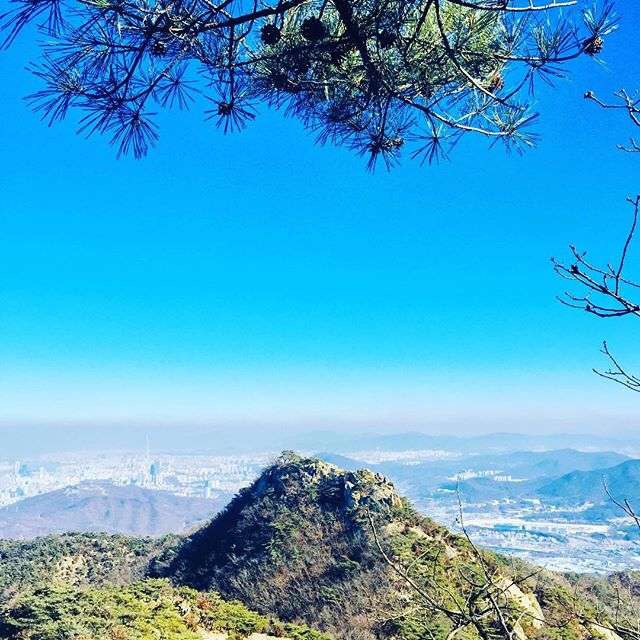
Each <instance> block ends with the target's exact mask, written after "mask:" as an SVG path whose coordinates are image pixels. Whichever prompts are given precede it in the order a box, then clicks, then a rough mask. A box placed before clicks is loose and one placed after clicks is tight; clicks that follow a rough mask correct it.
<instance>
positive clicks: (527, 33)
mask: <svg viewBox="0 0 640 640" xmlns="http://www.w3.org/2000/svg"><path fill="white" fill-rule="evenodd" d="M578 1H579V0H569V1H562V0H551V2H550V3H548V4H539V5H536V4H534V3H533V0H271V1H270V0H266V1H262V0H216V1H214V0H10V1H9V2H8V5H9V9H8V11H6V12H5V13H4V14H2V15H1V16H0V28H1V29H2V33H3V35H4V45H5V46H9V45H11V43H12V42H13V41H14V40H15V39H16V38H17V37H18V35H19V34H20V33H21V31H23V29H24V28H25V27H26V26H27V25H29V24H34V25H36V26H38V27H39V28H40V29H41V30H42V31H44V33H45V34H46V41H45V43H44V44H43V45H42V57H41V58H40V59H39V60H38V61H37V62H35V63H33V64H32V66H31V70H32V71H33V73H35V75H36V76H37V77H38V78H39V79H40V80H41V83H42V84H41V88H40V89H39V90H38V91H37V92H36V93H34V94H33V95H32V96H30V97H29V102H30V103H31V105H32V107H33V108H34V109H35V110H36V111H38V112H40V113H41V114H42V117H43V118H44V119H45V120H46V121H47V122H48V123H49V124H53V123H54V122H56V121H58V120H60V119H62V118H64V117H65V115H66V114H67V113H68V112H69V110H70V109H76V110H78V111H79V112H80V113H81V115H80V126H79V128H80V131H81V132H83V133H84V134H86V135H92V134H103V135H105V136H107V138H108V139H109V140H110V141H111V142H112V143H113V144H114V145H116V147H117V149H118V152H119V153H120V154H128V153H130V154H133V155H134V156H136V157H141V156H144V155H146V154H147V152H148V151H149V149H150V147H152V146H153V145H154V144H155V143H156V141H157V140H158V135H159V131H158V125H157V121H156V116H157V114H158V112H159V110H160V109H162V108H167V109H170V108H179V109H187V108H189V107H191V106H193V105H195V104H196V103H198V104H199V105H200V106H201V107H202V108H203V110H204V111H205V115H206V119H207V120H210V121H213V122H215V123H216V124H217V125H218V126H219V127H221V128H222V129H223V130H224V131H225V132H229V131H233V130H238V129H242V128H243V127H245V126H246V125H247V124H248V123H249V122H250V121H251V120H253V119H254V118H255V116H256V108H257V106H258V104H259V103H267V104H269V105H273V106H275V107H278V108H282V109H284V110H285V111H286V112H287V113H288V114H290V115H292V116H295V117H297V118H299V119H300V120H301V121H302V122H303V123H304V124H305V126H306V127H308V128H309V129H310V130H312V131H313V132H315V133H316V135H317V139H318V140H319V141H320V142H327V141H331V142H333V143H336V144H340V145H347V146H348V147H351V148H353V149H355V150H356V151H358V152H360V153H362V154H364V155H366V156H367V157H368V158H369V164H370V166H371V167H373V166H375V164H376V162H377V161H378V160H379V159H380V158H382V159H383V160H384V162H385V163H386V165H387V166H390V165H392V164H393V163H394V162H395V161H396V160H397V159H398V157H399V155H400V153H401V151H402V150H403V149H404V148H405V147H406V146H407V143H409V146H410V147H412V150H411V153H412V155H413V156H414V157H417V158H420V159H421V160H423V161H424V160H426V161H429V162H432V161H434V160H437V159H439V158H440V157H442V156H443V155H444V154H446V152H447V150H448V149H449V148H450V147H451V146H452V145H453V144H454V143H455V142H456V141H457V140H458V139H459V137H460V136H461V135H463V134H465V133H475V134H479V135H482V136H486V137H488V138H489V139H490V140H492V141H498V140H501V141H503V142H505V144H506V145H507V146H508V147H509V148H515V149H518V150H522V149H525V148H527V147H530V146H532V145H533V144H534V142H535V135H534V134H532V133H531V132H530V131H529V125H530V124H531V123H532V122H533V121H534V120H535V118H536V114H535V113H533V112H532V111H531V110H530V108H529V105H528V102H529V101H530V91H531V89H532V87H533V86H534V84H535V82H536V80H537V79H538V78H539V79H542V80H544V81H546V82H551V81H553V80H554V79H555V78H557V77H559V76H562V75H563V73H564V70H563V65H564V63H566V62H568V61H569V60H571V59H573V58H576V57H578V56H580V55H582V54H587V55H591V56H596V55H597V54H599V53H600V51H601V50H602V48H603V46H604V38H605V37H606V36H607V35H608V34H609V33H610V32H611V31H612V30H613V29H614V28H615V19H614V17H613V14H612V9H611V6H610V5H609V4H606V0H605V4H603V5H602V6H601V7H600V9H599V10H597V9H595V8H594V9H592V10H584V11H583V12H582V13H583V15H582V18H579V16H578V13H579V8H573V5H575V4H577V2H578ZM578 22H580V23H582V26H581V27H578ZM202 105H206V106H204V107H203V106H202Z"/></svg>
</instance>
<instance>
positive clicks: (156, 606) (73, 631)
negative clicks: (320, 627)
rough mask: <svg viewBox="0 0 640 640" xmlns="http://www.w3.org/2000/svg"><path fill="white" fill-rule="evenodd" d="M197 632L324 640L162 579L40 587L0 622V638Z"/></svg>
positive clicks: (169, 638) (168, 639)
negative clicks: (115, 584)
mask: <svg viewBox="0 0 640 640" xmlns="http://www.w3.org/2000/svg"><path fill="white" fill-rule="evenodd" d="M203 632H211V633H224V634H226V635H227V637H228V638H229V639H230V640H241V639H242V638H247V637H248V636H249V635H251V634H252V633H266V634H271V633H278V634H281V635H286V636H287V637H288V638H291V640H326V636H323V635H321V634H319V633H316V632H313V631H311V630H309V629H305V628H304V627H297V626H293V625H281V624H279V623H274V622H272V621H270V620H269V619H268V618H265V617H263V616H260V615H258V614H256V613H254V612H252V611H249V610H248V609H247V608H246V607H244V606H243V605H242V604H240V603H239V602H225V601H224V600H222V599H221V598H220V596H218V595H217V594H216V593H200V592H198V591H195V590H194V589H190V588H188V587H178V588H174V587H172V586H171V585H170V583H169V582H168V581H166V580H143V581H139V582H135V583H133V584H131V585H128V586H120V587H118V586H106V587H102V588H84V589H82V588H77V587H72V586H70V585H68V584H57V585H56V584H53V585H49V586H43V587H40V588H38V589H35V590H30V591H27V592H25V593H23V594H21V595H20V596H19V597H17V598H16V599H15V600H14V601H13V602H12V603H11V605H10V606H8V607H7V608H6V610H5V611H4V613H3V617H2V622H1V623H0V637H1V638H7V639H13V638H16V639H17V638H20V639H33V640H60V639H61V638H75V639H76V640H125V639H126V640H156V639H158V638H162V639H163V640H199V639H200V638H202V633H203Z"/></svg>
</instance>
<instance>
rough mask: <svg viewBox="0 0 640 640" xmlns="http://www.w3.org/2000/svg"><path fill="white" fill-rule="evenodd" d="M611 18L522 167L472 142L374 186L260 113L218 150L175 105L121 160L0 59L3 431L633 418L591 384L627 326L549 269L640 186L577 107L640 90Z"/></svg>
mask: <svg viewBox="0 0 640 640" xmlns="http://www.w3.org/2000/svg"><path fill="white" fill-rule="evenodd" d="M618 5H619V12H620V13H621V14H622V17H623V20H622V24H621V28H620V31H619V32H618V33H617V34H615V35H614V36H613V37H611V38H610V39H609V40H608V41H607V44H606V50H605V53H606V60H607V65H606V66H605V65H598V64H596V63H594V62H593V61H589V60H585V61H583V62H580V63H577V64H575V65H574V66H573V67H572V70H573V75H572V77H571V78H570V79H568V80H566V81H563V82H561V83H560V85H559V86H558V88H557V89H556V90H555V91H548V90H543V91H541V92H540V93H539V95H538V98H537V102H538V104H537V107H538V109H539V110H540V111H541V113H542V116H543V117H542V119H541V122H540V123H539V125H538V131H539V133H540V134H541V135H542V141H541V143H540V145H539V147H538V149H537V150H535V151H533V152H530V153H529V154H527V155H526V156H524V157H519V156H514V155H512V156H508V155H506V154H505V153H504V151H503V149H502V148H499V147H496V148H494V149H489V148H488V147H487V144H486V143H485V141H482V140H477V139H476V140H472V139H470V138H467V139H466V140H464V141H463V142H461V143H460V144H459V146H458V147H457V149H456V150H455V151H454V153H453V155H452V158H451V161H450V162H447V163H444V164H441V165H440V166H436V167H428V166H425V167H420V166H419V164H418V163H416V162H413V161H411V160H410V159H409V158H406V159H405V160H404V162H403V164H402V166H401V167H400V168H398V169H395V170H394V171H392V172H391V173H386V172H384V171H380V170H379V171H378V172H376V173H375V174H373V175H372V174H370V173H367V171H366V170H365V167H364V162H363V160H362V159H361V158H359V157H357V156H354V155H353V154H351V153H350V152H349V151H346V150H341V149H335V148H331V147H323V148H320V147H317V146H315V145H314V143H313V139H312V136H310V135H308V134H306V133H305V132H304V131H303V130H302V128H301V127H300V125H299V124H298V123H297V122H295V121H291V120H286V119H284V118H283V117H281V116H280V115H278V114H274V113H273V112H270V111H269V110H268V109H267V108H266V107H265V108H263V109H262V110H261V114H260V116H259V118H258V119H257V120H256V121H255V123H254V124H253V125H252V126H250V128H249V129H248V130H246V131H245V132H243V133H242V134H240V135H230V136H224V135H223V134H222V133H221V132H219V131H218V130H216V129H215V127H213V126H211V124H210V123H206V124H205V123H203V118H202V115H201V113H199V112H197V111H194V112H193V113H186V114H185V113H180V112H176V113H172V114H170V115H168V116H167V117H163V119H162V137H161V140H160V143H159V145H158V147H157V148H156V150H155V151H154V152H153V153H152V154H151V155H150V156H149V157H148V158H147V159H145V160H142V161H135V160H132V159H124V160H117V159H116V157H115V152H114V150H113V149H112V148H110V147H109V146H108V145H107V144H106V142H104V141H103V140H99V139H93V140H90V141H86V140H85V139H83V138H81V137H77V136H76V135H75V134H74V128H75V127H74V122H73V121H72V122H70V123H68V124H64V125H61V126H56V127H54V128H52V129H49V128H47V127H46V125H45V124H43V123H41V122H40V121H39V119H38V117H37V116H35V115H34V114H32V113H31V112H30V111H29V110H28V108H27V107H26V106H25V104H24V103H23V101H22V99H21V98H22V97H23V96H24V95H25V94H28V93H29V92H30V91H31V90H32V89H33V87H34V86H35V81H34V79H33V78H31V77H30V76H29V75H28V74H27V73H26V72H25V71H24V70H23V69H24V66H25V64H26V63H27V62H28V60H29V59H30V57H32V56H33V47H32V42H31V41H30V40H29V38H23V39H22V40H20V41H19V42H18V43H17V45H16V46H15V47H14V48H13V49H11V50H9V51H5V52H2V53H1V54H0V77H1V78H2V81H3V82H2V84H3V96H2V100H1V101H0V140H1V141H2V146H1V150H0V193H1V200H0V274H1V275H0V424H7V425H8V424H21V423H25V424H26V423H38V424H53V425H63V424H69V423H75V424H81V423H82V424H85V423H86V424H113V423H118V424H127V423H131V424H147V425H153V424H159V423H163V424H172V423H176V424H178V423H182V424H184V423H191V422H193V423H199V424H209V423H210V424H216V425H244V424H251V425H256V424H257V425H260V424H264V425H266V426H268V425H275V424H278V425H291V426H292V427H302V428H306V427H314V428H317V427H357V428H361V427H377V428H384V429H387V430H390V429H396V428H397V429H404V428H413V429H415V428H419V429H424V430H427V431H433V432H452V431H453V430H457V431H460V432H464V433H473V432H480V431H496V430H510V431H527V430H531V431H535V432H542V431H593V432H599V431H601V432H605V433H607V434H610V433H611V432H612V431H615V430H624V429H632V428H633V427H636V426H640V425H639V424H638V423H639V422H640V420H638V416H639V415H640V413H639V411H638V407H639V404H638V403H639V402H640V401H639V400H638V397H637V396H636V395H634V394H632V393H631V392H625V391H624V390H622V389H619V388H616V387H615V386H613V385H611V384H607V383H605V382H603V381H601V380H599V379H597V378H596V377H595V376H594V375H593V374H592V373H591V372H590V368H591V367H592V366H595V365H602V364H603V361H602V360H601V358H600V356H599V354H598V347H599V343H600V341H601V340H602V339H603V338H608V339H609V341H610V344H611V346H612V348H614V349H616V350H617V351H618V352H620V353H624V354H625V359H626V361H627V362H628V363H629V364H630V366H631V367H633V366H634V365H635V366H636V368H637V369H640V345H639V344H638V341H637V339H636V336H637V327H636V326H635V325H634V324H633V322H631V323H629V322H626V321H614V322H606V321H598V320H595V319H593V318H589V317H586V316H585V315H581V314H579V313H578V312H573V313H572V312H570V311H569V310H567V309H566V308H563V307H561V306H560V305H559V303H557V302H556V301H555V300H554V296H555V295H556V294H557V293H560V292H561V290H562V288H563V283H562V282H561V281H559V280H558V279H557V278H556V277H555V276H554V274H553V272H552V269H551V267H550V264H549V257H550V256H551V255H564V254H565V252H566V246H567V244H568V243H569V242H571V241H574V242H576V243H577V244H579V245H580V246H584V247H589V248H591V249H592V252H593V254H594V256H599V257H601V258H603V259H607V258H610V257H613V256H612V255H611V251H612V250H614V249H615V250H617V248H618V246H619V241H620V238H621V236H622V234H623V233H624V228H625V224H626V223H627V220H628V216H629V213H630V210H629V208H628V206H627V205H625V203H624V199H625V196H626V195H628V194H630V193H632V192H637V191H638V190H640V171H639V169H640V164H639V162H640V159H639V158H637V157H636V158H634V157H630V156H628V155H624V154H622V153H620V152H617V151H616V150H615V144H616V143H617V142H621V141H624V139H625V137H628V135H629V133H630V129H629V127H628V126H627V125H626V123H625V122H624V120H623V119H618V118H617V117H616V116H615V115H614V114H611V113H603V112H601V111H599V110H597V109H596V108H595V107H594V106H593V105H592V104H589V103H586V102H585V101H584V100H583V99H582V97H581V96H582V94H583V92H584V91H585V90H586V89H588V88H590V89H595V90H596V91H598V92H599V93H600V94H602V95H603V96H606V95H608V94H609V93H611V92H612V91H613V90H615V89H616V88H619V87H620V86H622V85H623V84H624V85H626V86H628V87H630V88H633V87H640V65H639V64H638V60H640V41H639V40H638V37H637V26H638V24H640V7H638V3H636V2H632V1H631V0H619V3H618ZM639 252H640V247H636V253H635V254H634V256H633V258H634V260H635V262H636V264H637V263H638V261H640V253H639Z"/></svg>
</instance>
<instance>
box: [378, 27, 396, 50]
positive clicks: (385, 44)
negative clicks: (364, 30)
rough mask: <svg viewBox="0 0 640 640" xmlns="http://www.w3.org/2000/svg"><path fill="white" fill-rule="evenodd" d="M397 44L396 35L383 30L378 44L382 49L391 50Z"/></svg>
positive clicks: (379, 35)
mask: <svg viewBox="0 0 640 640" xmlns="http://www.w3.org/2000/svg"><path fill="white" fill-rule="evenodd" d="M395 43H396V34H395V33H393V31H390V30H389V29H383V30H382V31H381V32H380V33H379V34H378V44H379V45H380V48H381V49H389V48H390V47H392V46H393V45H394V44H395Z"/></svg>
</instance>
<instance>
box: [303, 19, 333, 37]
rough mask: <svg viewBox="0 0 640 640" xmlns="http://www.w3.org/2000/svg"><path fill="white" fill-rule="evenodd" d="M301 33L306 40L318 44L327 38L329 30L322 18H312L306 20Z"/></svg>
mask: <svg viewBox="0 0 640 640" xmlns="http://www.w3.org/2000/svg"><path fill="white" fill-rule="evenodd" d="M300 32H301V33H302V37H303V38H305V39H306V40H309V41H310V42H318V41H320V40H322V39H324V38H325V37H326V35H327V28H326V27H325V26H324V24H323V23H322V20H320V18H316V17H313V16H312V17H310V18H306V19H305V20H304V22H303V23H302V28H301V29H300Z"/></svg>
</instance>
